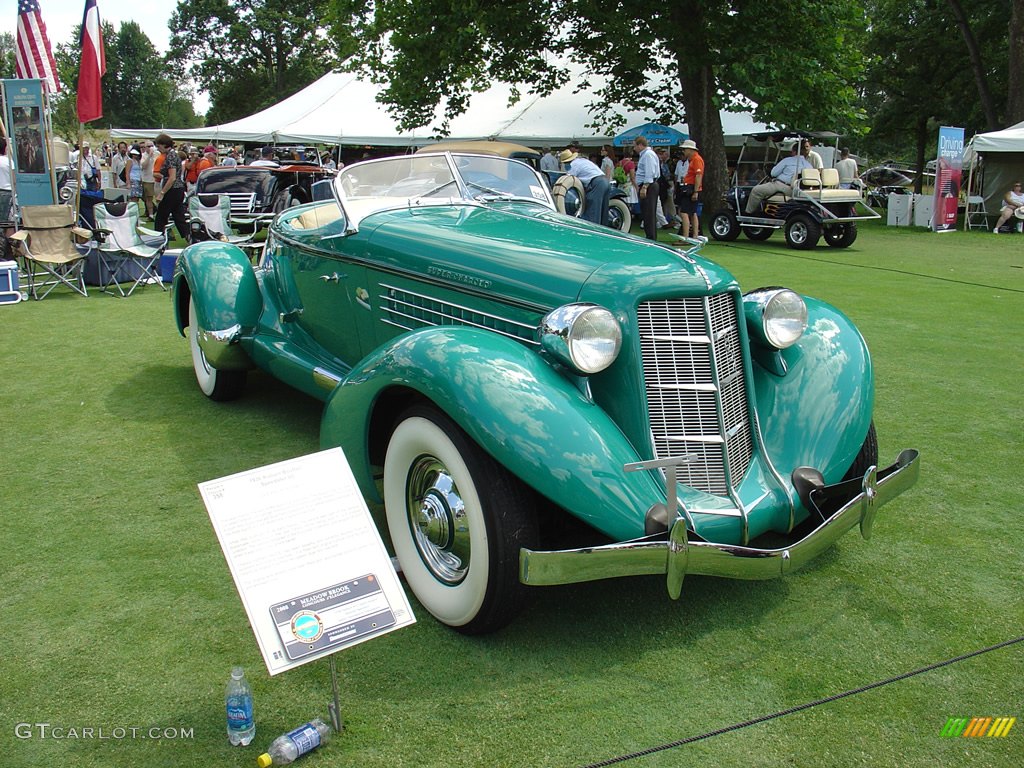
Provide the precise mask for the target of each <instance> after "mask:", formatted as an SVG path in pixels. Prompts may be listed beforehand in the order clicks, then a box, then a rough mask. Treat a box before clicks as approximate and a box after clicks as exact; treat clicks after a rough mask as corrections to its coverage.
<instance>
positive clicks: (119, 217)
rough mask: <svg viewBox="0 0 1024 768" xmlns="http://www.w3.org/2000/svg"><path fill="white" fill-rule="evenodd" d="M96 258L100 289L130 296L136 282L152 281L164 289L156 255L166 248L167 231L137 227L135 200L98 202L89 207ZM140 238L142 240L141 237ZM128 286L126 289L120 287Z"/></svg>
mask: <svg viewBox="0 0 1024 768" xmlns="http://www.w3.org/2000/svg"><path fill="white" fill-rule="evenodd" d="M93 215H94V216H95V218H96V229H95V230H93V235H94V236H95V237H96V240H97V249H96V250H97V252H98V254H99V259H100V270H99V271H100V283H101V286H102V287H101V288H100V290H101V291H103V292H105V293H113V290H112V287H113V288H116V289H117V292H118V293H119V294H120V295H121V296H125V297H126V296H131V295H132V293H133V292H134V291H135V289H136V288H138V287H139V286H140V285H146V284H148V283H156V284H157V285H159V286H160V290H162V291H166V290H167V288H166V286H164V283H163V280H162V279H161V276H160V255H161V254H162V253H163V252H164V249H165V248H166V247H167V232H166V231H165V232H156V231H154V230H152V229H146V228H144V227H140V226H139V206H138V205H136V204H135V203H121V202H109V201H108V202H102V203H97V204H96V206H95V207H94V208H93ZM143 237H145V238H146V239H145V240H144V239H143ZM122 283H124V284H126V285H128V290H127V291H125V289H124V288H123V287H122Z"/></svg>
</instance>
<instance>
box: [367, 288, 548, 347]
mask: <svg viewBox="0 0 1024 768" xmlns="http://www.w3.org/2000/svg"><path fill="white" fill-rule="evenodd" d="M380 287H381V288H382V289H383V290H384V293H382V294H380V296H379V298H380V308H381V313H382V319H383V321H384V322H385V323H387V324H388V325H394V326H397V327H398V328H402V329H403V330H406V331H411V330H414V329H416V328H424V327H426V326H430V325H469V326H472V327H474V328H485V329H486V330H489V331H494V332H496V333H499V334H501V335H502V336H509V337H511V338H513V339H517V340H519V341H525V342H527V343H528V344H537V343H538V342H537V339H536V338H535V337H536V333H537V326H536V325H529V324H527V323H519V322H516V321H515V320H509V319H508V318H504V317H499V316H498V315H492V314H489V313H486V312H480V311H479V310H475V309H470V308H468V307H464V306H461V305H459V304H453V303H452V302H449V301H441V300H440V299H436V298H434V297H432V296H427V295H425V294H422V293H415V292H413V291H407V290H404V289H402V288H397V287H395V286H393V285H386V284H384V283H382V284H381V286H380Z"/></svg>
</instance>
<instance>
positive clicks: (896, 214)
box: [886, 192, 914, 227]
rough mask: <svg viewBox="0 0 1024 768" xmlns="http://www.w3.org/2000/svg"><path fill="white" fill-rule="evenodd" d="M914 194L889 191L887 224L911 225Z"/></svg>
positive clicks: (895, 225) (893, 225) (891, 225)
mask: <svg viewBox="0 0 1024 768" xmlns="http://www.w3.org/2000/svg"><path fill="white" fill-rule="evenodd" d="M913 207H914V196H913V195H900V194H897V193H895V192H890V193H889V209H888V218H887V219H886V224H888V225H889V226H890V227H909V226H910V224H911V220H912V216H913Z"/></svg>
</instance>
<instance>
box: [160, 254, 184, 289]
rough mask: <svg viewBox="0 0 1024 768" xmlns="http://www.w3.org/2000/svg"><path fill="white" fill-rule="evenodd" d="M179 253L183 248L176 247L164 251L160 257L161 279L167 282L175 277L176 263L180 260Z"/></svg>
mask: <svg viewBox="0 0 1024 768" xmlns="http://www.w3.org/2000/svg"><path fill="white" fill-rule="evenodd" d="M179 253H181V249H180V248H176V249H175V250H173V251H164V253H163V255H162V256H161V257H160V279H161V280H163V281H164V282H165V283H169V282H171V281H172V280H173V279H174V264H175V262H176V261H177V260H178V254H179Z"/></svg>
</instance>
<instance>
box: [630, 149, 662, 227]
mask: <svg viewBox="0 0 1024 768" xmlns="http://www.w3.org/2000/svg"><path fill="white" fill-rule="evenodd" d="M633 149H634V150H636V152H637V154H638V155H639V156H640V157H639V158H638V160H637V163H636V187H637V190H638V191H639V194H640V214H641V215H642V216H643V218H644V235H645V236H646V237H647V239H648V240H657V239H658V219H657V216H658V177H659V176H661V162H660V161H659V160H658V156H657V155H656V154H655V153H654V150H653V149H651V148H650V147H649V146H647V139H645V138H644V137H643V136H637V137H636V138H635V139H633Z"/></svg>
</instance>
